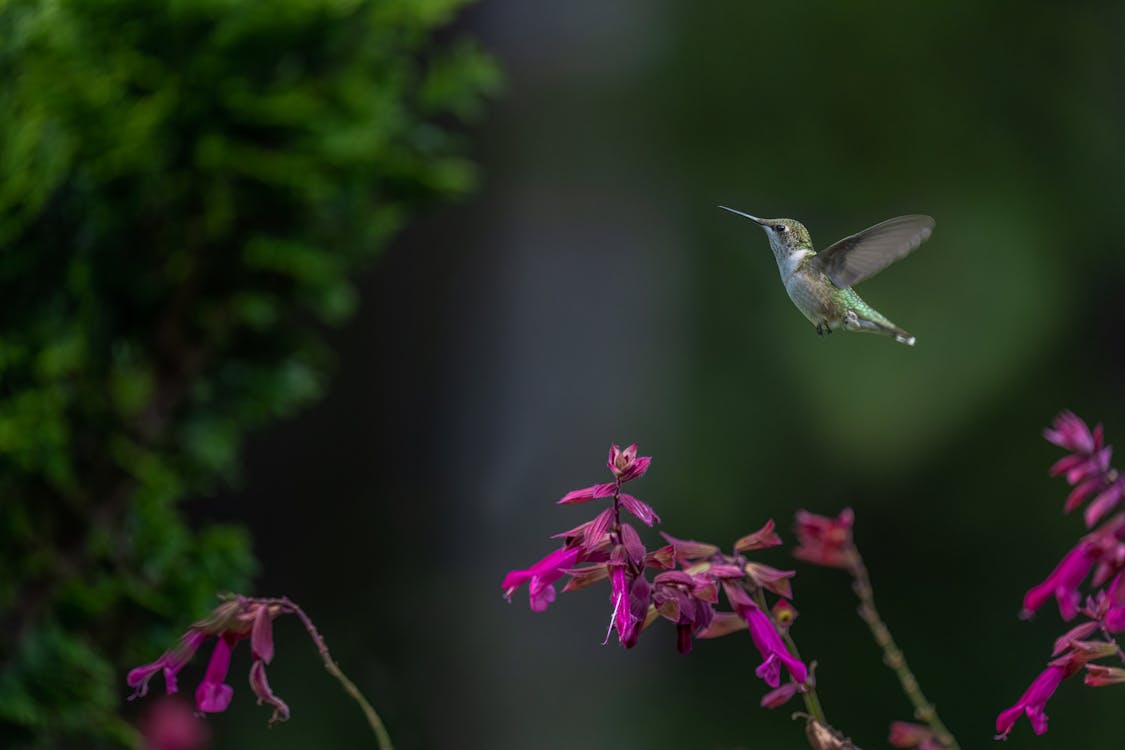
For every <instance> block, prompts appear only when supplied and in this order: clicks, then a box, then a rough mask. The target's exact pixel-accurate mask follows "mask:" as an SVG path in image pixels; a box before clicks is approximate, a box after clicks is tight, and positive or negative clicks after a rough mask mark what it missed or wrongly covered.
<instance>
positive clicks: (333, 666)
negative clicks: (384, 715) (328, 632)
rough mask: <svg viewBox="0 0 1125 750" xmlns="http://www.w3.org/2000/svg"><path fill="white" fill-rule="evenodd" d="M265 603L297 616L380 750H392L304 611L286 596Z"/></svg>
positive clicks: (371, 709)
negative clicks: (364, 720) (356, 706)
mask: <svg viewBox="0 0 1125 750" xmlns="http://www.w3.org/2000/svg"><path fill="white" fill-rule="evenodd" d="M259 601H261V600H259ZM265 603H266V604H276V605H279V606H280V607H281V608H282V609H283V611H286V612H291V613H292V614H295V615H296V616H297V618H298V619H299V620H300V621H301V623H302V624H303V625H304V626H305V630H307V631H308V633H309V637H310V638H312V641H313V643H314V644H316V650H317V651H319V652H320V658H321V661H323V662H324V668H325V669H326V670H328V674H330V675H332V676H333V677H335V678H336V680H337V681H339V683H340V684H341V685H342V686H343V688H344V692H346V693H347V694H348V695H350V696H351V697H352V700H354V701H355V702H356V703H357V704H359V707H360V710H362V711H363V715H364V716H365V717H366V718H367V723H368V725H370V727H371V731H372V732H374V733H375V739H376V740H377V741H378V742H379V747H380V748H381V750H394V745H393V744H391V737H390V735H389V734H387V728H386V727H385V726H384V725H383V720H382V719H380V718H379V714H378V713H376V711H375V708H374V707H373V706H372V705H371V704H370V703H368V701H367V699H366V698H364V697H363V693H361V692H360V691H359V688H357V687H356V686H355V683H354V682H352V681H351V680H349V679H348V676H347V675H345V674H344V672H343V670H341V669H340V666H339V665H338V664H337V663H336V660H335V659H333V658H332V654H330V653H328V644H326V643H325V642H324V637H323V636H322V635H321V634H320V632H319V631H318V630H317V629H316V625H314V624H313V621H312V620H310V619H309V616H308V615H307V614H305V611H304V610H303V609H301V608H300V607H298V606H297V605H296V604H295V603H294V602H293V601H292V600H291V599H290V598H289V597H287V596H283V597H281V598H280V599H267V600H265Z"/></svg>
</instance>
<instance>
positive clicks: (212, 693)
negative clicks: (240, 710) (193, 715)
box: [195, 635, 234, 713]
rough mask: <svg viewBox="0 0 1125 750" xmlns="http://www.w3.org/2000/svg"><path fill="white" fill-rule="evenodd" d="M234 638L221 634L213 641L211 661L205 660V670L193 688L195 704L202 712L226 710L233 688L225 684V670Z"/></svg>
mask: <svg viewBox="0 0 1125 750" xmlns="http://www.w3.org/2000/svg"><path fill="white" fill-rule="evenodd" d="M233 643H234V639H233V638H232V637H230V636H228V635H223V636H221V637H220V638H219V640H218V641H216V643H215V650H214V651H213V652H212V653H211V661H209V662H207V672H206V673H205V674H204V675H203V679H202V680H201V681H200V683H199V687H197V688H196V689H195V705H196V707H197V708H198V709H199V710H200V711H202V712H204V713H218V712H220V711H226V710H227V706H229V705H230V699H231V696H233V695H234V688H232V687H231V686H230V685H227V684H226V682H225V681H226V679H227V670H228V669H230V651H231V646H232V645H233Z"/></svg>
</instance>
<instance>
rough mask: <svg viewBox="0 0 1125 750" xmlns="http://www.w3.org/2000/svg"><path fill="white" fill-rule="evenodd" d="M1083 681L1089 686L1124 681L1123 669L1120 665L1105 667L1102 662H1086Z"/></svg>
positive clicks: (1124, 671) (1115, 683)
mask: <svg viewBox="0 0 1125 750" xmlns="http://www.w3.org/2000/svg"><path fill="white" fill-rule="evenodd" d="M1083 681H1084V682H1085V683H1086V684H1087V685H1089V686H1090V687H1105V686H1106V685H1119V684H1121V683H1122V682H1125V669H1121V668H1120V667H1107V666H1105V665H1102V664H1087V665H1086V678H1085V680H1083Z"/></svg>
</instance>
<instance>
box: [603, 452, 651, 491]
mask: <svg viewBox="0 0 1125 750" xmlns="http://www.w3.org/2000/svg"><path fill="white" fill-rule="evenodd" d="M650 463H652V456H638V455H637V444H636V443H633V444H632V445H630V446H629V447H628V448H626V449H625V450H621V449H620V448H618V447H617V446H616V445H614V446H613V447H611V448H610V449H609V460H608V461H606V465H607V466H608V467H609V470H610V471H612V472H613V475H614V476H615V477H617V481H618V482H628V481H629V480H631V479H636V478H637V477H641V476H644V473H645V472H646V471H648V465H649V464H650Z"/></svg>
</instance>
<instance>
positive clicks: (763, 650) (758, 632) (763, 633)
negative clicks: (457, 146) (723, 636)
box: [723, 581, 809, 688]
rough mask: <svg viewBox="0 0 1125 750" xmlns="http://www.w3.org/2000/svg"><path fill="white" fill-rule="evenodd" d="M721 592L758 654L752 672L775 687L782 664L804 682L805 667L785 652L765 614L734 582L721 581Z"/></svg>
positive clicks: (778, 636) (779, 638)
mask: <svg viewBox="0 0 1125 750" xmlns="http://www.w3.org/2000/svg"><path fill="white" fill-rule="evenodd" d="M723 591H724V592H726V595H727V601H729V602H730V605H731V608H732V609H734V611H736V612H738V614H739V616H740V617H742V619H744V620H745V621H746V626H747V628H748V629H749V631H750V638H751V639H752V640H753V641H754V646H755V647H757V649H758V652H759V653H760V654H761V655H762V663H761V664H759V665H758V668H757V669H755V670H754V674H756V675H758V677H761V678H762V679H763V680H764V681H765V683H766V684H767V685H769V686H770V687H772V688H775V687H777V686H778V685H780V684H781V667H782V665H784V666H785V668H786V669H787V670H788V671H789V675H790V676H791V677H792V678H793V679H794V680H796V681H797V682H801V683H803V682H805V681H806V680H807V679H808V677H809V671H808V669H807V668H806V667H805V665H804V663H803V662H802V661H801V660H800V659H797V658H796V657H794V656H793V654H791V653H789V649H788V648H786V646H785V643H784V641H782V640H781V636H780V635H778V632H777V630H776V629H775V628H774V626H773V622H772V621H771V620H770V618H769V615H767V614H766V613H765V612H763V611H762V610H761V609H759V608H758V605H757V604H755V603H754V600H753V599H751V598H750V595H749V594H748V593H747V592H746V590H745V589H743V588H742V586H741V585H739V584H738V583H736V582H731V581H728V582H726V583H724V584H723Z"/></svg>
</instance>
